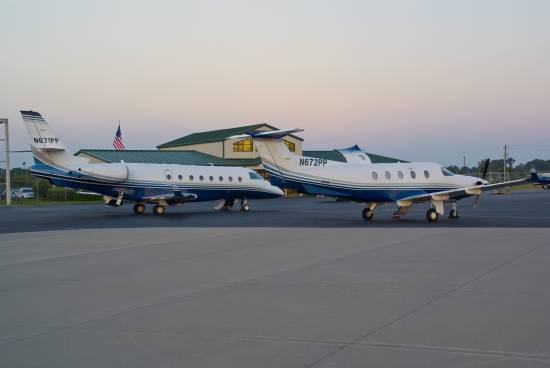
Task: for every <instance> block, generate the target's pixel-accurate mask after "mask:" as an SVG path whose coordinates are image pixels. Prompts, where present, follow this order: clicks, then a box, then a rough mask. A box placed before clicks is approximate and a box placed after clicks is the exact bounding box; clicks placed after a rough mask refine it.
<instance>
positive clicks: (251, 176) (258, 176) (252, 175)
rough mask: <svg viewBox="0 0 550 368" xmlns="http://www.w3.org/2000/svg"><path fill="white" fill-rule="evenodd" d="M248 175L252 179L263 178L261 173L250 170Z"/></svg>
mask: <svg viewBox="0 0 550 368" xmlns="http://www.w3.org/2000/svg"><path fill="white" fill-rule="evenodd" d="M248 176H249V177H250V179H252V180H261V179H262V177H261V176H260V174H257V173H255V172H249V173H248Z"/></svg>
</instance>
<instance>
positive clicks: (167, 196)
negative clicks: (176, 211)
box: [143, 190, 197, 204]
mask: <svg viewBox="0 0 550 368" xmlns="http://www.w3.org/2000/svg"><path fill="white" fill-rule="evenodd" d="M143 199H144V200H145V201H160V200H164V201H166V202H167V203H168V204H177V203H184V202H189V201H193V200H195V199H197V195H196V194H194V193H185V192H182V191H179V190H175V191H171V192H166V193H158V194H154V195H151V196H147V197H143Z"/></svg>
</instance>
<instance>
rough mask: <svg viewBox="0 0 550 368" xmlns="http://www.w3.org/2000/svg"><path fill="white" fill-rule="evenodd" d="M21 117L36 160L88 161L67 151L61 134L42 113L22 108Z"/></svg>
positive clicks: (45, 161) (63, 162)
mask: <svg viewBox="0 0 550 368" xmlns="http://www.w3.org/2000/svg"><path fill="white" fill-rule="evenodd" d="M21 117H22V118H23V123H24V124H25V130H26V131H27V137H28V139H29V144H30V146H31V150H32V154H33V156H34V159H35V161H36V162H42V163H46V164H50V165H56V164H58V165H62V164H68V163H82V162H87V160H85V159H83V158H81V157H75V156H73V155H71V154H70V153H68V152H67V149H66V148H65V146H64V145H63V143H62V142H61V139H59V136H58V135H57V134H56V133H55V132H54V131H53V129H52V128H51V127H50V125H49V124H48V123H47V122H46V120H45V119H44V118H43V117H42V115H41V114H40V113H38V112H36V111H23V110H22V111H21Z"/></svg>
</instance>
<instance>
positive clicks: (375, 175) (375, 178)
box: [372, 171, 378, 180]
mask: <svg viewBox="0 0 550 368" xmlns="http://www.w3.org/2000/svg"><path fill="white" fill-rule="evenodd" d="M372 178H373V179H374V180H378V173H377V172H376V171H373V172H372Z"/></svg>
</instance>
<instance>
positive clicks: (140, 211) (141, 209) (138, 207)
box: [134, 203, 145, 215]
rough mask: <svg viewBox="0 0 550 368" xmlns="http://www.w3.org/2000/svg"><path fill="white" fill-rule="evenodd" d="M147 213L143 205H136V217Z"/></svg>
mask: <svg viewBox="0 0 550 368" xmlns="http://www.w3.org/2000/svg"><path fill="white" fill-rule="evenodd" d="M144 212H145V205H144V204H143V203H136V204H135V205H134V213H135V214H136V215H143V213H144Z"/></svg>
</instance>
